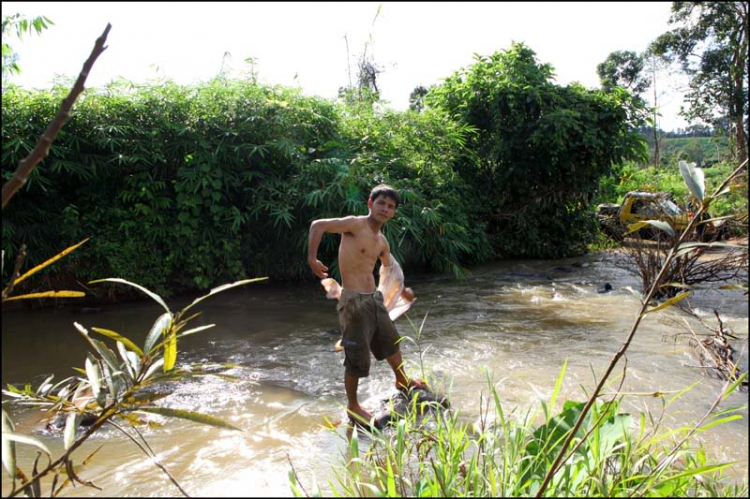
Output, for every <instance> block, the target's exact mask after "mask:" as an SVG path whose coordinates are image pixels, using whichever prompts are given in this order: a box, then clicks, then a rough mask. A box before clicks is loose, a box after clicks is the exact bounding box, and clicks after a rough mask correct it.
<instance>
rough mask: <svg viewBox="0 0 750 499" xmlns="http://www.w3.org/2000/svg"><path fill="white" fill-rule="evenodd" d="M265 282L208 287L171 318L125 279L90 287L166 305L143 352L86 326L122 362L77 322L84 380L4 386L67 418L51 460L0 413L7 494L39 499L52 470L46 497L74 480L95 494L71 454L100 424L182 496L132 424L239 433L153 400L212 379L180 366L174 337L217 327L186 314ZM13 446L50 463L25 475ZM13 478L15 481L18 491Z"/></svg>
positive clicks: (21, 399)
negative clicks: (182, 384) (59, 450)
mask: <svg viewBox="0 0 750 499" xmlns="http://www.w3.org/2000/svg"><path fill="white" fill-rule="evenodd" d="M265 279H266V278H265V277H264V278H259V279H247V280H244V281H238V282H234V283H231V284H225V285H223V286H219V287H217V288H215V289H213V290H211V292H210V293H208V294H207V295H205V296H201V297H199V298H197V299H195V300H194V301H193V302H192V303H190V304H189V305H188V306H186V307H185V308H183V309H182V310H180V311H179V312H177V313H173V312H172V311H171V310H170V309H169V307H168V306H167V304H166V302H165V301H164V300H163V299H162V298H161V297H160V296H159V295H158V294H156V293H154V292H152V291H150V290H148V289H146V288H144V287H143V286H140V285H138V284H135V283H132V282H129V281H126V280H124V279H119V278H118V279H101V280H99V281H94V282H92V283H90V284H93V283H96V282H103V281H108V282H115V283H120V284H126V285H128V286H132V287H134V288H136V289H138V290H139V291H141V292H143V293H146V294H147V295H148V296H149V297H150V298H152V299H153V300H154V301H156V302H157V303H158V304H159V305H160V306H161V307H163V308H164V310H165V312H164V313H163V314H162V315H160V316H159V317H158V318H157V319H156V321H155V322H154V324H153V326H152V327H151V330H150V331H149V333H148V335H147V336H146V339H145V342H144V344H143V347H142V348H141V347H140V346H138V345H137V344H136V343H135V342H133V341H132V340H131V339H129V338H127V337H125V336H123V335H121V334H120V333H117V332H116V331H111V330H108V329H102V328H96V327H94V328H91V329H92V331H93V332H95V333H97V334H99V335H102V336H104V337H106V338H108V339H110V340H112V341H114V344H115V345H116V350H117V352H118V353H119V357H118V355H117V354H116V353H115V352H114V350H112V349H111V348H110V347H109V346H107V344H106V343H105V342H104V341H102V340H98V339H96V338H95V337H94V336H93V335H92V334H91V333H90V332H89V331H88V330H87V329H86V328H85V327H83V326H82V325H81V324H78V323H74V324H75V327H76V329H78V331H79V333H81V336H82V337H83V339H84V340H85V341H86V343H87V344H88V346H89V347H90V350H91V351H90V352H89V354H88V356H87V357H86V361H85V365H84V368H83V369H76V370H77V371H78V372H79V373H80V374H81V375H82V376H71V377H69V378H66V379H64V380H62V381H59V382H57V383H55V384H53V383H52V378H53V377H52V376H50V377H48V378H47V379H45V380H44V381H43V382H42V384H41V385H40V386H39V387H38V388H37V389H36V390H34V389H32V387H31V386H30V385H27V386H26V387H25V388H23V389H20V388H17V387H15V386H13V385H10V384H9V385H8V386H7V390H3V394H4V395H5V396H7V397H9V399H10V400H11V401H13V402H14V403H18V404H23V405H31V406H38V407H44V408H46V410H47V411H48V412H49V413H50V414H57V415H59V416H61V417H63V418H64V419H65V430H64V448H65V452H64V453H63V454H62V455H61V456H60V457H59V458H58V459H56V460H54V461H53V460H52V454H51V452H50V451H49V449H47V447H46V446H45V445H44V444H43V443H42V442H40V441H39V440H37V439H36V438H34V437H31V436H28V435H23V434H19V433H16V432H15V431H14V427H13V423H12V422H11V420H10V418H9V416H8V415H7V414H6V412H5V410H3V413H2V419H3V421H2V423H3V438H2V440H3V442H2V444H3V466H4V468H5V470H6V472H7V473H8V475H9V477H10V479H11V481H12V487H13V490H12V491H11V494H10V495H11V496H15V495H17V494H18V493H19V492H23V493H24V495H27V496H29V497H38V496H41V478H42V477H44V476H45V475H48V474H51V473H55V475H56V478H55V479H54V480H53V482H52V485H51V487H50V495H51V496H55V495H57V494H58V493H59V492H60V491H61V490H62V489H63V488H65V487H66V486H67V485H70V484H71V483H72V484H74V485H75V483H76V482H78V483H80V484H83V485H87V486H91V487H94V488H97V489H98V488H99V487H97V486H96V485H94V484H93V483H91V482H85V481H82V480H81V479H80V478H79V477H78V476H77V475H76V474H75V473H74V472H73V469H74V466H73V458H72V454H73V452H74V451H75V450H76V449H77V448H78V447H79V446H80V445H81V444H82V443H83V442H84V441H85V440H87V439H88V438H89V437H90V436H91V435H92V434H93V433H94V432H95V431H96V430H97V429H99V428H100V427H101V426H102V425H104V424H105V423H109V424H111V425H112V426H114V427H116V428H118V429H119V430H120V431H123V433H125V434H126V435H127V436H128V437H129V438H131V440H133V442H135V443H136V444H137V445H138V446H139V447H140V448H141V450H143V451H144V452H145V453H146V454H147V455H148V456H149V457H150V458H151V459H152V460H153V461H154V462H155V463H156V464H157V466H159V467H160V468H162V470H163V471H164V472H165V473H166V474H167V475H168V476H169V478H170V479H171V480H172V482H173V483H175V485H176V486H177V487H178V488H179V489H180V491H181V492H183V494H184V490H182V488H181V487H180V486H179V484H178V483H177V482H176V481H175V480H174V478H173V477H172V476H171V475H170V474H169V472H168V471H167V470H166V468H164V467H163V466H162V465H161V463H159V461H158V458H157V456H156V454H154V452H153V451H152V450H151V447H150V446H149V445H148V443H147V442H145V439H143V436H142V435H140V433H139V432H138V430H137V429H136V427H137V426H142V425H146V424H149V425H155V424H156V423H154V422H149V421H147V420H145V419H144V418H143V416H144V415H145V414H149V413H153V414H159V415H162V416H166V417H173V418H181V419H187V420H189V421H193V422H197V423H201V424H206V425H210V426H216V427H219V428H224V429H230V430H238V431H239V428H236V427H235V426H232V425H231V424H229V423H227V422H225V421H223V420H221V419H219V418H216V417H214V416H210V415H207V414H202V413H198V412H195V411H190V410H184V409H174V408H169V407H163V406H161V405H158V404H156V403H155V402H156V401H157V400H159V399H161V398H163V397H165V396H166V395H168V392H167V391H165V389H166V386H165V385H166V384H168V383H173V382H177V381H181V380H185V379H187V378H190V377H196V376H204V375H207V374H210V372H209V370H208V368H207V367H206V366H200V365H198V366H186V367H178V366H177V341H178V339H179V338H182V337H185V336H188V335H191V334H195V333H198V332H200V331H204V330H206V329H208V328H211V327H213V326H214V324H210V325H205V326H199V327H195V328H190V329H188V328H186V326H187V325H188V323H189V322H190V321H191V320H193V319H194V318H195V317H197V316H198V315H200V314H193V315H190V316H188V314H187V312H188V310H190V309H191V308H193V307H194V306H195V305H197V304H198V303H200V302H201V301H203V300H205V299H206V298H209V297H210V296H213V295H216V294H218V293H221V292H222V291H226V290H227V289H231V288H233V287H237V286H242V285H245V284H248V283H251V282H257V281H262V280H265ZM225 377H226V375H225ZM84 416H85V417H87V418H88V419H89V420H90V421H91V425H90V427H89V428H88V429H87V430H86V431H85V432H83V433H82V434H81V435H79V436H77V435H76V433H77V427H78V424H79V422H80V421H81V419H82V418H83V417H84ZM115 421H118V422H119V423H120V424H126V425H129V426H132V427H133V429H134V431H135V433H136V434H138V435H139V436H140V437H141V439H142V440H143V442H144V443H145V446H144V445H142V444H141V443H140V442H138V441H137V440H136V439H135V438H134V437H133V436H131V435H130V434H129V433H128V432H126V431H125V430H124V429H123V428H122V427H120V426H119V424H118V423H117V422H115ZM17 443H21V444H26V445H33V446H36V447H38V448H39V449H41V450H42V451H43V452H44V453H45V454H46V455H47V457H48V458H49V465H48V466H47V467H46V468H44V469H42V470H41V471H39V472H37V466H36V464H35V465H34V471H33V474H32V476H31V477H28V476H27V475H26V474H25V473H24V472H23V471H22V470H21V469H20V468H19V467H18V466H17V460H16V448H15V445H16V444H17ZM97 451H98V449H97ZM97 451H95V452H94V453H96V452H97ZM90 457H91V456H89V458H87V459H85V460H84V463H83V464H86V462H87V461H88V460H89V459H90ZM63 469H65V470H66V472H67V475H68V478H67V480H65V481H63V482H62V483H60V484H59V488H58V480H57V478H58V477H59V476H60V473H61V471H62V470H63ZM17 481H20V484H19V485H18V487H17V483H16V482H17Z"/></svg>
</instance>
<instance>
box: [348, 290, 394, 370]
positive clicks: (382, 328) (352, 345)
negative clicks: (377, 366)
mask: <svg viewBox="0 0 750 499" xmlns="http://www.w3.org/2000/svg"><path fill="white" fill-rule="evenodd" d="M336 311H337V312H338V314H339V322H340V323H341V330H342V331H343V332H344V334H343V338H342V340H341V345H342V346H343V347H344V357H345V358H344V367H345V368H346V373H347V374H349V375H351V376H354V377H355V378H365V377H367V376H369V375H370V352H371V351H372V354H373V355H374V356H375V358H376V359H377V360H383V359H385V358H387V357H390V356H391V355H393V354H394V353H396V352H398V351H399V341H398V340H399V338H400V336H399V334H398V332H396V326H394V325H393V321H392V320H391V318H390V317H389V316H388V310H386V308H385V304H384V303H383V294H382V293H381V292H380V291H375V292H373V293H359V292H357V291H347V290H346V289H344V290H343V291H342V293H341V297H340V298H339V303H338V305H337V306H336Z"/></svg>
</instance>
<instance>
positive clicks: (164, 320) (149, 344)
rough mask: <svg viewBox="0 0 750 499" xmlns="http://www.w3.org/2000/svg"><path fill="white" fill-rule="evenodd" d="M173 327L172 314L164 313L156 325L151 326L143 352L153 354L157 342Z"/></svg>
mask: <svg viewBox="0 0 750 499" xmlns="http://www.w3.org/2000/svg"><path fill="white" fill-rule="evenodd" d="M171 325H172V314H171V313H170V312H167V313H164V314H162V315H160V316H159V318H158V319H156V322H154V325H153V326H151V331H149V333H148V336H146V343H145V344H144V345H143V350H144V351H145V352H146V353H149V354H150V353H151V350H152V349H153V348H154V344H155V343H156V340H158V339H159V338H160V337H161V335H162V334H163V333H164V331H165V330H167V329H169V327H171Z"/></svg>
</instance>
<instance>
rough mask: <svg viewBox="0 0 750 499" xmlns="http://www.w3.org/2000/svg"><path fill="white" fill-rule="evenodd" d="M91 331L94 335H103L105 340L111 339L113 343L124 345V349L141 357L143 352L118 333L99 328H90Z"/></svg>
mask: <svg viewBox="0 0 750 499" xmlns="http://www.w3.org/2000/svg"><path fill="white" fill-rule="evenodd" d="M91 330H92V331H94V332H95V333H99V334H103V335H104V336H106V337H107V338H112V339H113V340H115V341H119V342H120V343H122V344H124V345H125V346H126V347H128V348H129V349H130V350H132V351H134V352H135V353H137V354H138V355H141V356H142V355H143V350H141V349H140V347H139V346H138V345H136V344H135V343H133V342H132V341H130V340H129V339H127V338H126V337H124V336H122V335H121V334H119V333H116V332H115V331H110V330H109V329H102V328H99V327H92V328H91Z"/></svg>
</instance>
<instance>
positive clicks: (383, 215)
mask: <svg viewBox="0 0 750 499" xmlns="http://www.w3.org/2000/svg"><path fill="white" fill-rule="evenodd" d="M367 206H368V208H370V212H371V213H372V216H373V217H374V218H375V220H377V221H378V222H380V223H382V224H384V223H386V222H387V221H388V220H390V219H391V218H393V215H395V214H396V201H394V200H393V199H392V198H389V197H387V196H378V197H377V198H375V200H374V201H373V200H372V199H368V200H367Z"/></svg>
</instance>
